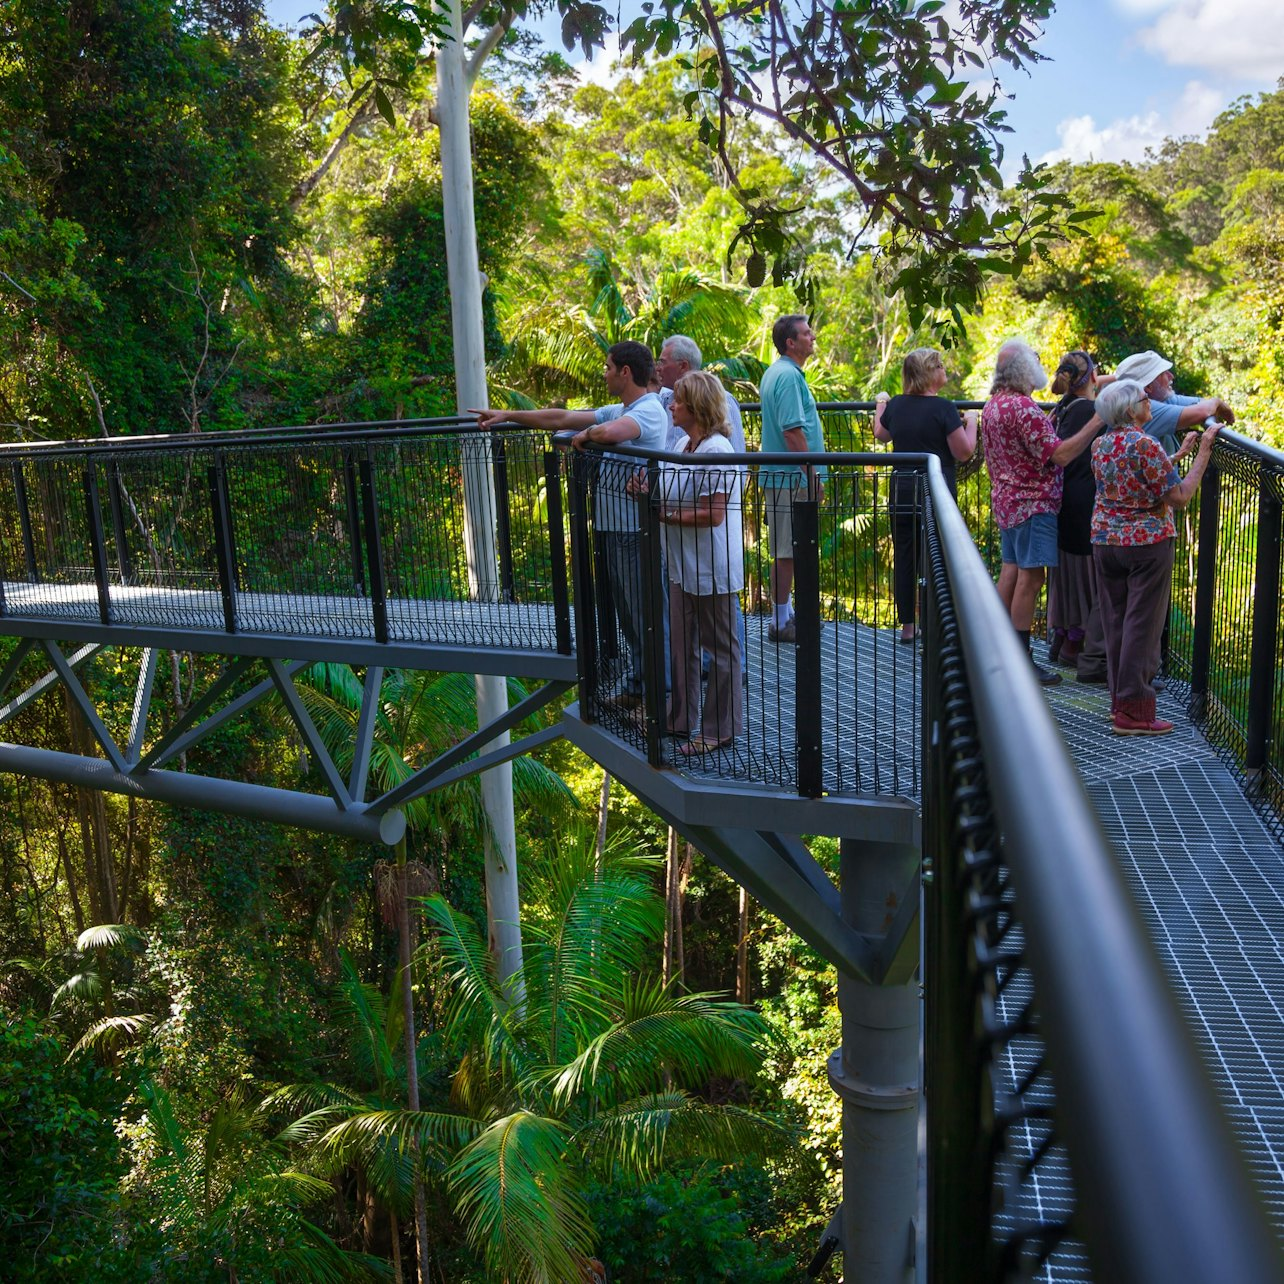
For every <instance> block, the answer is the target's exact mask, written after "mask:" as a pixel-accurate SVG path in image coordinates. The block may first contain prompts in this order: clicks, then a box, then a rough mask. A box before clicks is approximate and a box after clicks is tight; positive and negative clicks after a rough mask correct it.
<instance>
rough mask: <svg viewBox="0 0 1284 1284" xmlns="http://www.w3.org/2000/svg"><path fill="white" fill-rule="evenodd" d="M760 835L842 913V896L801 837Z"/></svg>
mask: <svg viewBox="0 0 1284 1284" xmlns="http://www.w3.org/2000/svg"><path fill="white" fill-rule="evenodd" d="M762 837H763V839H764V840H765V841H766V842H767V843H768V844H769V845H770V846H771V847H772V849H773V850H774V851H776V852H777V853H779V855H780V857H781V859H782V860H784V861H786V862H787V863H788V864H789V865H790V866H791V867H792V868H793V869H794V870H796V871H797V873H798V874H799V875H800V876H801V877H802V878H803V879H804V880H806V882H807V884H808V885H809V886H810V887H812V888H813V889H814V890H815V892H816V894H817V895H818V896H819V897H820V898H821V900H823V901H824V902H825V904H826V905H828V906H829V908H830V909H831V910H833V912H834V913H835V914H841V913H842V898H841V897H840V896H839V894H838V888H837V887H835V886H834V883H833V880H832V879H831V878H830V877H829V875H828V874H826V873H825V871H824V870H823V869H822V868H821V867H820V865H818V864H817V863H816V858H815V857H814V856H813V855H812V854H811V852H809V851H808V850H807V845H806V843H804V842H803V841H802V839H800V838H797V837H795V836H794V835H793V834H777V833H768V834H763V835H762Z"/></svg>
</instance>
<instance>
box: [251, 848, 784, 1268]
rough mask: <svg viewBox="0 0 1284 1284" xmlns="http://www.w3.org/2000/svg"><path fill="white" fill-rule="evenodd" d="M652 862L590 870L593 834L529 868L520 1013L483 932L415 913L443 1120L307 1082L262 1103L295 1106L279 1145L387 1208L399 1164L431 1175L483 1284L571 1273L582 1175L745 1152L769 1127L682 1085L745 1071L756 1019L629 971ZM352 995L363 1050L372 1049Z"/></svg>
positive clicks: (634, 860)
mask: <svg viewBox="0 0 1284 1284" xmlns="http://www.w3.org/2000/svg"><path fill="white" fill-rule="evenodd" d="M656 864H657V862H656V861H655V860H653V859H652V858H650V857H647V856H636V855H634V856H627V855H624V854H622V853H621V852H620V851H618V850H614V849H612V848H609V847H608V849H607V850H606V852H605V853H604V854H603V856H602V857H601V859H600V860H599V858H598V853H597V851H596V844H595V842H594V835H592V834H577V835H575V836H574V837H573V839H572V840H570V841H568V842H564V843H563V844H561V845H560V847H558V848H557V849H556V850H554V851H550V852H549V853H548V854H546V856H545V857H544V859H543V860H542V861H539V862H537V863H536V866H535V868H534V869H533V874H534V881H535V883H536V884H537V885H538V886H540V887H541V888H543V889H544V894H543V896H542V898H541V899H540V901H539V902H538V903H536V904H533V905H530V906H529V907H528V913H527V917H526V920H525V922H524V923H523V932H524V935H525V940H526V948H525V949H524V951H523V969H522V973H523V975H522V981H523V983H524V985H525V992H526V1001H525V1003H524V1004H522V1005H520V1006H518V1005H515V1004H513V1003H511V1002H509V1000H508V991H507V989H506V987H505V986H504V985H502V984H501V983H500V981H499V980H498V978H497V974H496V970H495V964H494V959H493V957H492V956H491V954H490V952H489V950H488V949H487V946H486V939H485V934H484V933H483V932H482V931H481V930H480V928H479V927H478V926H477V925H476V924H474V923H473V922H472V921H471V920H470V919H469V918H468V917H467V916H466V915H463V914H460V913H458V912H457V911H455V910H454V909H452V908H451V907H450V906H449V905H448V904H447V903H446V901H444V900H443V899H442V898H441V897H439V896H438V897H432V898H430V899H429V900H428V901H427V902H426V903H425V909H426V912H427V915H428V917H429V920H430V921H431V922H432V924H433V925H434V927H435V928H436V934H435V937H434V938H433V939H432V940H430V941H428V942H427V943H425V945H424V946H423V947H422V948H421V949H420V950H419V952H418V961H419V962H420V963H421V964H435V963H437V962H438V961H440V962H442V963H444V964H445V967H446V968H447V970H448V971H449V973H450V980H451V983H452V985H451V993H450V995H449V998H448V1001H447V1010H446V1019H445V1026H444V1030H443V1038H444V1041H445V1043H446V1046H448V1047H450V1048H452V1049H454V1050H455V1052H456V1054H457V1056H458V1062H457V1065H456V1069H455V1073H454V1076H453V1080H452V1087H451V1100H450V1103H449V1107H450V1108H449V1110H446V1111H428V1110H420V1111H411V1110H404V1109H399V1108H387V1107H385V1106H384V1104H383V1102H382V1099H381V1098H380V1097H379V1096H378V1094H370V1093H366V1094H361V1093H353V1092H348V1091H340V1090H338V1089H334V1088H332V1087H326V1086H313V1087H308V1088H302V1087H296V1088H292V1089H288V1090H283V1091H282V1092H281V1093H279V1094H277V1095H276V1097H275V1098H274V1099H271V1100H272V1103H273V1104H279V1103H281V1102H288V1103H289V1104H291V1105H293V1106H294V1107H296V1108H299V1107H301V1108H303V1109H305V1110H307V1111H308V1113H307V1114H305V1115H304V1116H303V1117H302V1118H300V1119H299V1120H298V1121H297V1122H296V1123H295V1124H294V1125H293V1126H292V1129H291V1130H290V1131H291V1135H292V1136H293V1137H295V1138H296V1139H298V1140H299V1141H303V1142H306V1143H307V1145H308V1147H309V1149H310V1153H311V1156H312V1158H311V1165H312V1167H313V1168H314V1169H315V1170H316V1171H318V1172H321V1173H327V1172H333V1171H335V1169H336V1167H342V1166H346V1165H349V1164H351V1165H354V1166H358V1167H360V1168H361V1169H362V1170H363V1171H364V1172H366V1173H368V1174H369V1175H370V1178H369V1179H370V1180H371V1182H372V1183H379V1182H382V1183H383V1185H382V1186H381V1189H384V1190H386V1191H387V1199H388V1201H389V1203H391V1202H392V1201H393V1199H394V1198H395V1197H396V1192H397V1190H398V1189H400V1188H399V1187H398V1184H397V1183H398V1181H400V1180H401V1177H400V1175H399V1174H400V1169H399V1167H398V1165H399V1164H401V1163H402V1162H404V1160H405V1157H406V1156H410V1157H411V1161H412V1163H414V1162H418V1163H431V1164H432V1166H433V1168H434V1169H435V1170H436V1171H437V1172H438V1173H439V1174H440V1177H441V1179H442V1181H443V1184H444V1186H445V1188H446V1190H447V1192H448V1193H449V1195H450V1197H451V1199H452V1201H453V1203H454V1205H455V1208H456V1210H457V1212H458V1213H459V1216H460V1220H461V1223H462V1225H463V1226H464V1229H465V1231H466V1233H467V1235H468V1238H469V1241H470V1243H472V1244H473V1246H474V1247H475V1248H476V1249H477V1250H478V1251H479V1252H480V1253H481V1254H482V1256H483V1257H484V1259H485V1262H486V1268H487V1277H488V1278H490V1279H495V1280H541V1281H558V1282H559V1284H560V1282H561V1281H576V1280H583V1279H587V1278H588V1269H589V1263H590V1262H591V1254H592V1250H593V1247H594V1231H593V1227H592V1225H591V1222H590V1220H589V1217H588V1214H587V1211H586V1206H585V1200H584V1195H583V1189H584V1181H585V1179H586V1177H588V1176H590V1175H597V1176H606V1177H607V1178H609V1179H615V1180H619V1179H625V1178H628V1177H644V1176H647V1175H650V1174H652V1173H654V1172H655V1171H657V1170H661V1169H663V1168H664V1167H665V1166H666V1165H667V1164H670V1163H679V1162H681V1161H683V1160H686V1159H689V1158H691V1157H693V1156H701V1157H704V1156H708V1157H714V1158H721V1159H724V1160H731V1159H734V1158H740V1157H743V1156H744V1155H746V1154H751V1153H756V1152H759V1151H760V1150H761V1149H762V1147H763V1144H764V1141H765V1139H766V1137H767V1135H768V1133H769V1131H770V1130H772V1129H774V1128H775V1125H774V1124H772V1123H771V1122H770V1121H767V1120H764V1119H763V1118H761V1117H759V1116H757V1115H755V1114H753V1113H752V1112H751V1111H749V1110H747V1109H744V1108H741V1107H736V1106H729V1105H716V1106H715V1105H712V1104H709V1103H708V1102H707V1101H706V1100H704V1099H703V1098H702V1096H701V1090H702V1089H703V1088H704V1087H705V1086H706V1085H707V1084H708V1083H709V1082H710V1080H711V1079H712V1078H714V1077H724V1076H725V1077H731V1078H733V1079H734V1078H745V1077H748V1076H749V1075H751V1074H752V1073H753V1071H754V1070H755V1068H756V1067H757V1066H758V1065H759V1064H760V1063H761V1061H762V1052H763V1043H764V1040H765V1038H766V1034H767V1027H766V1024H765V1023H764V1022H763V1021H762V1020H761V1019H760V1018H759V1017H758V1016H757V1014H756V1013H754V1012H753V1011H751V1010H750V1009H748V1008H745V1007H742V1006H741V1005H739V1004H736V1003H731V1002H728V1001H724V1000H722V999H719V998H717V997H715V996H712V995H707V994H691V995H682V994H678V993H677V992H676V991H675V990H674V988H673V987H671V986H666V985H664V984H663V983H662V982H660V981H659V980H657V979H654V978H652V977H650V976H648V975H646V974H645V972H644V971H643V968H644V965H645V961H646V960H647V959H649V958H652V957H654V955H655V953H656V944H657V941H658V938H659V935H660V933H661V931H662V927H663V919H664V906H663V902H662V900H661V899H660V897H658V896H657V895H656V893H655V891H654V889H653V881H654V872H655V868H656ZM367 997H368V999H369V1000H370V1006H369V1008H368V1015H367V1016H366V1017H363V1019H362V1021H361V1022H360V1023H359V1028H360V1029H362V1030H367V1031H369V1032H370V1033H369V1034H368V1035H363V1036H362V1037H369V1038H370V1040H371V1047H372V1048H373V1047H376V1046H385V1045H386V1043H387V1039H388V1037H389V1036H388V1035H387V1034H386V1033H385V1034H384V1035H382V1036H378V1037H376V1034H375V1033H374V1032H375V1030H376V1028H383V1027H382V1026H381V1025H380V1021H379V1020H378V1019H377V1016H378V1011H379V1009H378V1007H377V1006H376V1005H375V1004H374V1002H373V997H374V996H372V995H370V994H369V992H368V991H367ZM381 1039H382V1043H381ZM381 1055H382V1054H381ZM384 1073H385V1074H386V1073H387V1072H386V1071H385V1072H384ZM388 1082H391V1080H390V1079H389V1080H388ZM381 1197H382V1196H381ZM401 1197H402V1198H404V1196H401Z"/></svg>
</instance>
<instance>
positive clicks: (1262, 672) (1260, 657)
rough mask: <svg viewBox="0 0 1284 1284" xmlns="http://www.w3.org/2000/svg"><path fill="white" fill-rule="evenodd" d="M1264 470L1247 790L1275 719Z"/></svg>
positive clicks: (1274, 538)
mask: <svg viewBox="0 0 1284 1284" xmlns="http://www.w3.org/2000/svg"><path fill="white" fill-rule="evenodd" d="M1272 480H1273V478H1272V477H1271V475H1269V474H1268V473H1267V472H1266V471H1265V470H1264V469H1263V471H1262V473H1261V474H1260V479H1259V481H1258V485H1259V487H1260V488H1261V489H1260V492H1259V495H1258V505H1257V557H1256V559H1255V564H1254V567H1253V644H1252V650H1251V652H1250V659H1249V670H1248V734H1247V737H1246V743H1245V746H1244V774H1245V776H1247V778H1248V787H1249V790H1250V791H1252V790H1254V789H1255V788H1256V787H1257V786H1258V783H1259V781H1260V778H1261V775H1262V769H1263V768H1264V767H1265V766H1266V763H1267V760H1268V759H1269V757H1270V751H1271V730H1272V724H1273V722H1274V716H1275V658H1276V655H1277V652H1278V645H1279V627H1280V510H1281V505H1280V500H1279V498H1278V496H1276V495H1275V494H1274V493H1273V492H1272V489H1271V481H1272Z"/></svg>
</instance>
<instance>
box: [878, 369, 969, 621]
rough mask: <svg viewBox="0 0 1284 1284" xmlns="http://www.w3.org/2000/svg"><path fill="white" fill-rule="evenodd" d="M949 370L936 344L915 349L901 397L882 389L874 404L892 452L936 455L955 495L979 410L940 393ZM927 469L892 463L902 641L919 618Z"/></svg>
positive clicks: (896, 581)
mask: <svg viewBox="0 0 1284 1284" xmlns="http://www.w3.org/2000/svg"><path fill="white" fill-rule="evenodd" d="M948 380H949V375H948V374H947V373H946V371H945V361H944V359H943V358H942V356H941V354H940V353H939V352H938V351H937V350H936V349H935V348H915V349H914V350H913V352H910V353H907V354H906V356H905V360H904V361H902V362H901V387H902V388H903V389H904V391H903V392H902V393H901V394H900V396H897V397H892V398H891V399H890V400H889V399H888V396H887V394H886V393H885V392H880V393H879V394H878V397H877V399H876V405H875V407H874V436H875V438H876V439H877V440H878V441H890V442H891V443H892V451H893V452H894V453H903V452H913V453H915V454H923V455H935V456H936V457H937V458H938V459H939V460H940V461H941V472H942V473H943V474H944V476H945V484H946V485H947V486H948V487H949V489H950V494H951V495H956V494H957V490H956V486H955V480H954V461H955V460H963V459H971V457H972V452H973V451H974V450H975V449H976V427H977V418H978V416H977V413H976V411H975V410H969V411H968V412H967V413H966V414H965V415H960V414H959V412H958V408H957V407H956V406H955V405H954V403H953V402H952V401H947V400H946V399H945V398H944V397H942V396H941V389H942V388H944V387H945V385H946V383H947V382H948ZM925 471H926V470H925V469H924V468H923V467H921V466H920V465H918V464H895V463H894V464H893V465H892V477H891V485H890V496H891V499H890V503H889V505H888V510H889V512H890V513H891V518H892V552H893V557H894V567H895V569H894V571H893V580H892V596H893V597H894V598H895V601H896V618H897V622H898V623H899V624H900V626H901V641H902V642H906V643H909V642H913V641H914V637H915V631H916V629H915V623H914V621H915V620H916V619H917V617H918V609H917V608H918V601H917V598H918V594H917V593H916V591H915V588H916V585H917V582H918V576H917V574H916V572H915V564H916V562H917V557H916V553H917V550H918V540H919V529H920V524H921V523H920V511H921V504H920V497H919V487H920V485H922V475H923V473H924V472H925Z"/></svg>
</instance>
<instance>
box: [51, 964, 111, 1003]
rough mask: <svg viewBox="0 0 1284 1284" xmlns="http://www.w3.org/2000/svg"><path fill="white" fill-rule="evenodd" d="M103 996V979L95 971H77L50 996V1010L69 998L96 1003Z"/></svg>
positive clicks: (79, 1001) (80, 1001)
mask: <svg viewBox="0 0 1284 1284" xmlns="http://www.w3.org/2000/svg"><path fill="white" fill-rule="evenodd" d="M102 996H103V979H102V977H101V976H99V974H98V973H97V972H95V971H92V970H89V971H85V972H77V973H76V974H75V975H74V976H69V977H68V978H67V979H66V980H65V981H64V982H63V983H62V984H61V985H60V986H59V987H58V988H57V989H56V990H55V991H54V992H53V994H52V995H51V996H50V998H49V1011H50V1012H53V1011H54V1010H55V1009H56V1008H58V1007H59V1006H60V1005H61V1004H62V1003H64V1002H65V1001H66V1000H68V999H72V1000H75V1001H76V1002H78V1003H95V1002H97V1001H98V1000H99V999H101V998H102Z"/></svg>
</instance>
